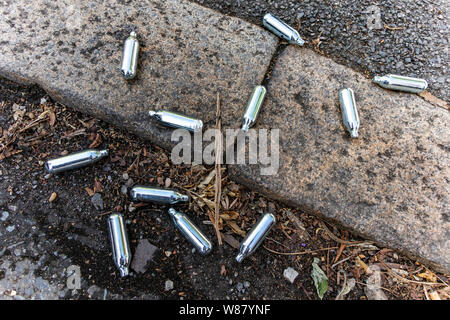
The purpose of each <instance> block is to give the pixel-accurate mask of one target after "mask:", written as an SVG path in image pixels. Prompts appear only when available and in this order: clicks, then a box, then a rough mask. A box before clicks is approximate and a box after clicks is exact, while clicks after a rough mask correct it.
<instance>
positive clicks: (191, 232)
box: [169, 208, 212, 255]
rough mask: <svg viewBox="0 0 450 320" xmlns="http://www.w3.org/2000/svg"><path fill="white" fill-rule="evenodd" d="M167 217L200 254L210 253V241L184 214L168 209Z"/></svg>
mask: <svg viewBox="0 0 450 320" xmlns="http://www.w3.org/2000/svg"><path fill="white" fill-rule="evenodd" d="M169 215H170V217H171V218H172V221H173V223H174V224H175V226H176V227H177V228H178V230H180V232H181V233H182V234H183V235H184V236H185V237H186V239H188V240H189V242H190V243H192V245H193V246H194V247H195V248H196V249H197V251H198V252H200V254H202V255H205V254H208V253H210V252H211V250H212V244H211V241H209V240H208V238H206V236H205V235H204V234H203V233H202V232H201V231H200V229H199V228H197V226H196V225H194V224H193V223H192V221H191V220H190V219H189V218H188V217H187V215H186V214H184V213H182V212H179V211H176V210H175V209H174V208H170V209H169Z"/></svg>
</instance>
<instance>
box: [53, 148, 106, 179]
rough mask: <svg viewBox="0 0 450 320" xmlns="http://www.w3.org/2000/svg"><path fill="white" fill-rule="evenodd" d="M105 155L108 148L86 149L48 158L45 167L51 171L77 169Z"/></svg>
mask: <svg viewBox="0 0 450 320" xmlns="http://www.w3.org/2000/svg"><path fill="white" fill-rule="evenodd" d="M107 155H108V150H95V149H88V150H85V151H81V152H76V153H72V154H69V155H67V156H64V157H60V158H56V159H52V160H48V161H47V163H46V164H45V169H47V171H48V172H51V173H58V172H62V171H67V170H72V169H77V168H81V167H85V166H87V165H90V164H92V163H95V162H97V161H99V160H100V159H102V158H104V157H106V156H107Z"/></svg>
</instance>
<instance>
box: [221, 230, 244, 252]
mask: <svg viewBox="0 0 450 320" xmlns="http://www.w3.org/2000/svg"><path fill="white" fill-rule="evenodd" d="M222 238H223V240H224V241H225V242H226V243H228V244H229V245H230V246H231V247H232V248H234V249H239V246H240V243H239V241H237V240H236V238H235V237H233V236H232V235H231V234H223V233H222Z"/></svg>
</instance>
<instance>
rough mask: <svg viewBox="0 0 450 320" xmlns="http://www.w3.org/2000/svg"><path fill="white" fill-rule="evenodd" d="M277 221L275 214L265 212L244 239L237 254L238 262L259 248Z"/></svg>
mask: <svg viewBox="0 0 450 320" xmlns="http://www.w3.org/2000/svg"><path fill="white" fill-rule="evenodd" d="M275 222H276V219H275V216H274V215H273V214H271V213H265V214H264V215H263V216H261V218H259V220H258V222H257V223H256V224H255V226H254V227H253V228H252V230H251V231H250V232H249V233H247V235H246V236H245V238H244V240H242V242H241V246H240V248H239V254H238V255H237V256H236V261H237V262H241V261H242V260H243V259H244V258H246V257H248V256H249V255H251V254H252V253H253V252H255V250H256V249H258V247H259V246H260V245H261V243H262V242H263V240H264V238H265V237H266V235H267V233H269V231H270V229H272V227H273V225H274V224H275Z"/></svg>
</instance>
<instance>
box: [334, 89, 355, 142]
mask: <svg viewBox="0 0 450 320" xmlns="http://www.w3.org/2000/svg"><path fill="white" fill-rule="evenodd" d="M339 102H340V105H341V113H342V120H343V122H344V126H345V128H346V129H347V131H348V132H349V133H350V136H351V137H352V138H358V129H359V115H358V109H357V108H356V102H355V94H354V93H353V90H352V89H350V88H346V89H342V90H341V91H339Z"/></svg>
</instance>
